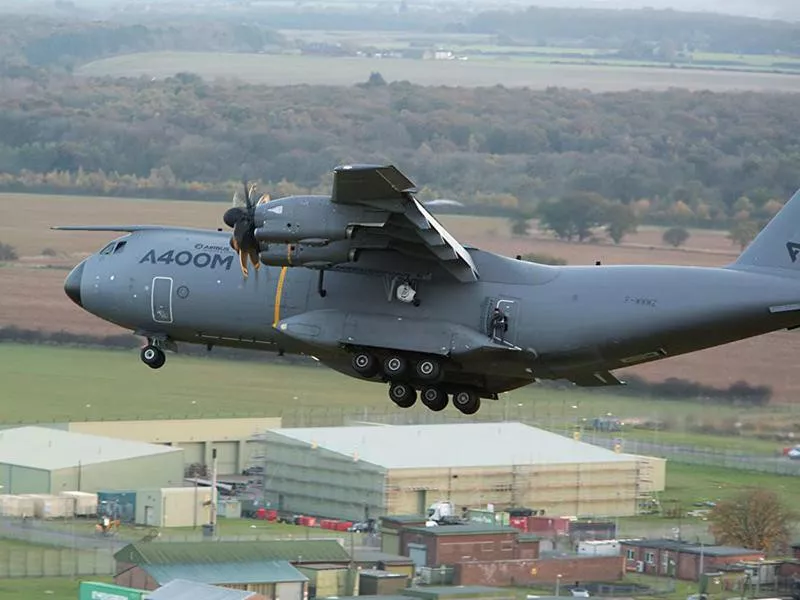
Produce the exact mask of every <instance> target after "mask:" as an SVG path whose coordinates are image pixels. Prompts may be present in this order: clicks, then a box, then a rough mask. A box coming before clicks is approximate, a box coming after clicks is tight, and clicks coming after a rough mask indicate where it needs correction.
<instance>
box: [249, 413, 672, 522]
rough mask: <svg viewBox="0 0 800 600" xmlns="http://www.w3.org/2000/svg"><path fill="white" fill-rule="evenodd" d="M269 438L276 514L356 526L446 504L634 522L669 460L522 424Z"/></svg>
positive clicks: (338, 430)
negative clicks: (628, 518) (522, 508)
mask: <svg viewBox="0 0 800 600" xmlns="http://www.w3.org/2000/svg"><path fill="white" fill-rule="evenodd" d="M263 438H264V444H265V454H266V457H267V460H266V461H265V477H266V479H267V480H268V481H269V482H270V486H269V491H268V493H267V500H268V501H269V502H271V504H272V506H273V507H274V508H277V509H278V510H289V511H294V512H298V513H305V514H311V515H319V516H328V517H336V518H346V519H353V520H362V519H365V518H376V517H380V516H384V515H387V514H425V512H426V510H427V507H428V506H429V505H430V504H432V503H434V502H437V501H440V500H445V501H450V502H452V503H453V504H454V505H455V506H456V507H459V509H461V508H463V507H478V506H486V505H487V504H492V505H493V506H494V507H495V508H497V509H503V508H508V507H519V506H525V507H529V508H533V509H536V510H539V511H541V510H543V511H545V514H547V515H573V516H590V515H593V516H596V515H603V516H630V515H635V514H637V507H638V506H639V503H640V501H642V500H643V499H644V498H647V497H649V496H651V495H652V494H654V493H656V492H659V491H663V490H664V485H665V470H666V462H665V461H664V460H663V459H660V458H651V457H641V456H632V455H628V454H621V453H617V452H613V451H611V450H607V449H604V448H600V447H598V446H593V445H591V444H587V443H584V442H581V441H578V440H574V439H570V438H567V437H564V436H561V435H558V434H555V433H550V432H547V431H543V430H541V429H536V428H534V427H529V426H527V425H523V424H521V423H463V424H448V425H421V426H390V425H375V426H360V427H318V428H299V429H277V430H271V431H268V432H266V433H265V435H264V436H263Z"/></svg>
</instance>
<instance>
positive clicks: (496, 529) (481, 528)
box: [405, 523, 519, 536]
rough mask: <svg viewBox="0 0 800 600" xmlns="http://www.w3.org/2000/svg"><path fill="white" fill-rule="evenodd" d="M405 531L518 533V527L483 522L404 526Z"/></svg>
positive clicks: (460, 533) (451, 533) (440, 533)
mask: <svg viewBox="0 0 800 600" xmlns="http://www.w3.org/2000/svg"><path fill="white" fill-rule="evenodd" d="M405 531H413V532H415V533H423V534H430V535H436V536H439V535H475V534H482V533H485V534H491V533H513V534H515V535H516V534H518V533H519V529H516V528H514V527H507V526H505V525H485V524H483V523H469V524H465V525H437V526H435V527H406V528H405Z"/></svg>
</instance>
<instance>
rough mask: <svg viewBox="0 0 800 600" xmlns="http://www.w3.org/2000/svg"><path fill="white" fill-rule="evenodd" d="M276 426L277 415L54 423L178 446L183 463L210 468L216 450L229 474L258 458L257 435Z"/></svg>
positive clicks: (219, 466)
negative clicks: (180, 449) (181, 453)
mask: <svg viewBox="0 0 800 600" xmlns="http://www.w3.org/2000/svg"><path fill="white" fill-rule="evenodd" d="M280 426H281V418H280V417H257V418H230V419H164V420H152V421H151V420H136V421H83V422H74V423H63V424H61V425H57V426H56V427H59V428H62V429H65V430H67V431H70V432H73V433H86V434H90V435H102V436H106V437H112V438H117V439H121V440H131V441H136V442H147V443H150V444H163V445H167V446H173V447H178V448H182V449H183V458H184V463H185V466H186V467H189V466H191V465H203V466H205V467H209V468H210V467H211V454H212V451H213V450H216V451H217V471H218V473H219V474H220V475H233V474H235V473H241V472H242V471H244V470H245V469H246V468H247V467H249V466H252V465H254V464H256V463H260V462H261V460H262V458H263V457H262V456H261V454H260V453H261V452H262V445H261V443H260V439H259V437H258V436H259V435H260V434H261V433H263V432H264V431H266V430H268V429H275V428H278V427H280Z"/></svg>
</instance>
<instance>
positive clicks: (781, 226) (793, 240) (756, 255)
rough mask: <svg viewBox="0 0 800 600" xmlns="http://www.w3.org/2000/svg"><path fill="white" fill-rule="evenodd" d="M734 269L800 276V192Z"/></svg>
mask: <svg viewBox="0 0 800 600" xmlns="http://www.w3.org/2000/svg"><path fill="white" fill-rule="evenodd" d="M731 267H732V268H749V269H752V268H762V269H784V270H786V271H787V274H789V273H788V272H793V274H795V275H797V276H800V191H798V192H796V193H795V194H794V196H792V197H791V198H790V199H789V202H787V203H786V205H785V206H784V207H783V208H782V209H781V210H780V212H778V214H777V215H775V216H774V217H773V218H772V220H771V221H770V222H769V223H767V226H766V227H764V229H762V230H761V233H759V234H758V235H757V236H756V238H755V239H754V240H753V241H752V242H751V243H750V245H749V246H748V247H747V248H746V249H745V251H744V252H742V254H741V256H739V258H738V259H737V260H736V262H735V263H733V264H732V265H731Z"/></svg>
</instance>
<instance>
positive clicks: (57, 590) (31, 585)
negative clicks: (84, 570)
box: [0, 577, 113, 600]
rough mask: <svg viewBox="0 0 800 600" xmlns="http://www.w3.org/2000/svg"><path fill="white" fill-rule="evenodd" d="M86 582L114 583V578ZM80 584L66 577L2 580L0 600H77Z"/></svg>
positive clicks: (96, 578) (95, 578) (92, 579)
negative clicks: (44, 599)
mask: <svg viewBox="0 0 800 600" xmlns="http://www.w3.org/2000/svg"><path fill="white" fill-rule="evenodd" d="M85 581H96V582H98V583H113V578H111V577H92V578H91V579H85ZM80 582H81V580H79V579H68V578H65V577H47V578H43V579H36V578H31V579H0V600H34V598H49V599H51V600H75V599H76V598H77V597H78V587H79V586H80Z"/></svg>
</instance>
